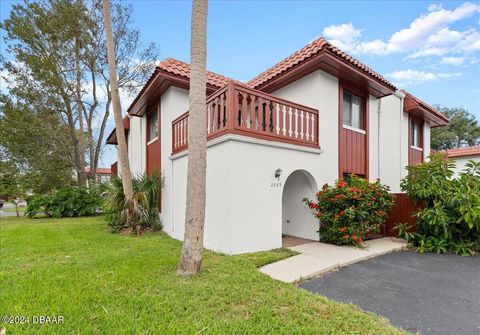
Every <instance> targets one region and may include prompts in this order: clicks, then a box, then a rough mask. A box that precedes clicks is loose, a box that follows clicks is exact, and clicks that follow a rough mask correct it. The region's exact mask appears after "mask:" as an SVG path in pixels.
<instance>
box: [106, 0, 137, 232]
mask: <svg viewBox="0 0 480 335" xmlns="http://www.w3.org/2000/svg"><path fill="white" fill-rule="evenodd" d="M102 3H103V16H104V19H105V35H106V39H107V57H108V70H109V74H110V86H111V89H112V102H113V115H114V117H115V131H116V133H117V140H118V160H119V163H120V168H121V171H122V185H123V192H124V194H125V202H126V207H127V209H131V210H132V211H133V185H132V173H131V171H130V163H129V162H128V153H127V142H126V140H125V130H124V129H123V120H122V106H121V105H120V94H119V92H118V82H117V71H116V64H115V50H114V48H113V36H112V22H111V18H110V0H103V1H102ZM127 212H128V210H127ZM129 219H130V220H134V218H133V215H128V214H127V222H128V221H130V220H129ZM128 223H132V222H131V221H130V222H128ZM132 226H134V225H132Z"/></svg>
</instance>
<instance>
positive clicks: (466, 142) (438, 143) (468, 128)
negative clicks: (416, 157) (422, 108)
mask: <svg viewBox="0 0 480 335" xmlns="http://www.w3.org/2000/svg"><path fill="white" fill-rule="evenodd" d="M435 108H437V110H438V111H440V112H442V113H443V114H445V115H446V116H447V117H448V118H449V119H450V124H448V125H447V126H444V127H438V128H433V129H432V134H431V146H432V149H437V150H444V149H453V148H459V147H462V146H474V145H478V144H480V125H479V122H478V120H477V118H476V117H475V115H473V114H472V113H469V112H468V111H467V110H465V109H464V108H462V107H453V108H448V107H441V106H435Z"/></svg>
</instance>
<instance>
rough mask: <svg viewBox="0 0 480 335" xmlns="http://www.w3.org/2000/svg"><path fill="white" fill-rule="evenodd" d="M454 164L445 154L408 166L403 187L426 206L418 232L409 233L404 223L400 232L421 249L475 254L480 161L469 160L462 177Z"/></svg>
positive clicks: (479, 234) (479, 230) (479, 237)
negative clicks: (405, 231)
mask: <svg viewBox="0 0 480 335" xmlns="http://www.w3.org/2000/svg"><path fill="white" fill-rule="evenodd" d="M454 168H455V163H454V162H453V161H451V160H448V159H445V158H444V157H443V156H442V155H431V156H430V159H429V161H428V162H426V163H424V164H421V165H416V166H409V167H408V168H407V169H408V175H407V177H405V178H404V179H403V180H402V183H401V188H402V190H403V191H405V192H406V193H407V195H408V196H409V197H410V198H411V199H413V200H414V201H420V202H421V203H422V204H423V209H421V210H420V211H418V212H417V213H416V216H417V225H416V227H417V232H416V234H415V235H412V236H409V235H405V234H404V231H403V229H402V227H401V226H400V228H399V230H398V233H399V236H400V237H404V238H405V239H406V240H407V241H408V242H409V243H410V244H412V245H413V246H415V247H416V249H417V251H419V252H437V253H446V252H454V253H457V254H461V255H473V254H475V252H476V251H478V250H479V242H478V241H480V162H474V161H469V162H468V163H467V164H466V167H465V169H464V170H463V171H462V172H461V173H460V175H459V177H458V178H453V175H454ZM402 234H403V235H404V236H401V235H402Z"/></svg>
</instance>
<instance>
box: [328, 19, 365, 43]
mask: <svg viewBox="0 0 480 335" xmlns="http://www.w3.org/2000/svg"><path fill="white" fill-rule="evenodd" d="M323 35H324V36H325V37H326V38H328V39H331V40H337V41H340V42H343V43H351V42H353V41H354V40H355V39H357V38H359V37H360V36H362V31H361V30H359V29H356V28H355V27H354V26H353V24H352V22H349V23H344V24H340V25H331V26H328V27H325V28H324V29H323Z"/></svg>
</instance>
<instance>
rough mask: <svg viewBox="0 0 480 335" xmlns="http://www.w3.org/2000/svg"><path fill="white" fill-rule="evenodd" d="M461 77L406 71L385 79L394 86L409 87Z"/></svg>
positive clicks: (395, 73)
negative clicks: (388, 79)
mask: <svg viewBox="0 0 480 335" xmlns="http://www.w3.org/2000/svg"><path fill="white" fill-rule="evenodd" d="M461 75H462V73H461V72H454V73H446V72H438V73H434V72H425V71H418V70H412V69H408V70H400V71H394V72H392V73H389V74H387V77H389V78H391V79H392V80H393V81H395V84H396V85H398V86H410V85H417V84H422V83H425V82H431V81H437V80H440V79H450V78H456V77H460V76H461Z"/></svg>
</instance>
